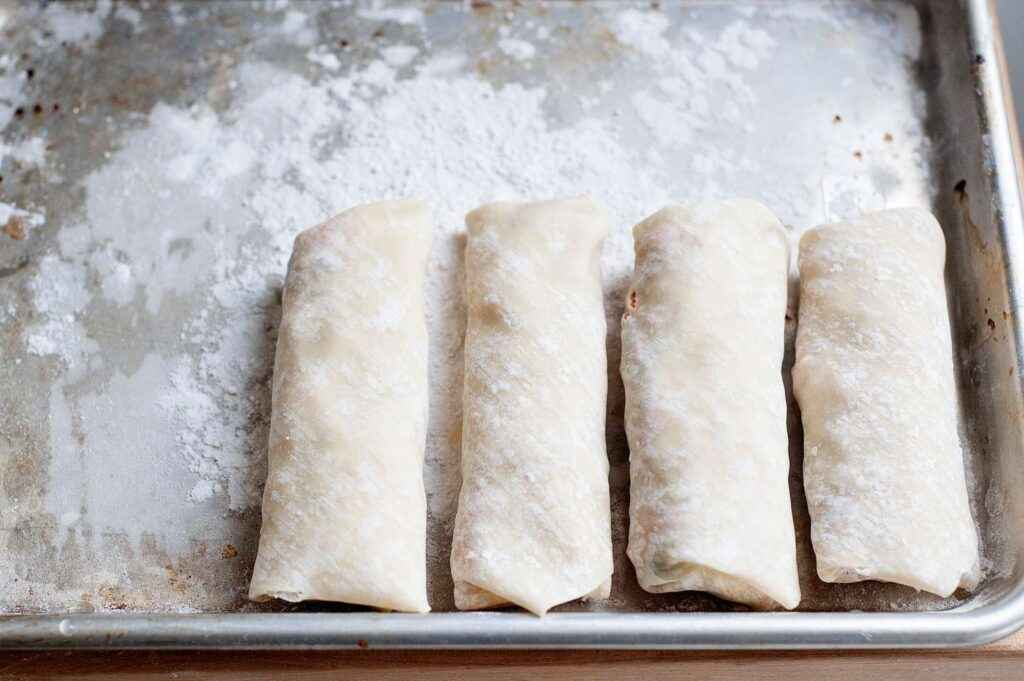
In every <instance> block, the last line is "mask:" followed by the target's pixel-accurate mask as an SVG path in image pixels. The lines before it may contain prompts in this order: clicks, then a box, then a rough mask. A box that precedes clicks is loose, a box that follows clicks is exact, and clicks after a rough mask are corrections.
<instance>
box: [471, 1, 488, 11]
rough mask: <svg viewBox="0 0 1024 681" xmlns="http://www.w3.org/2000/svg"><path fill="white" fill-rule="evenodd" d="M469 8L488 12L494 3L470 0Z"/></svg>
mask: <svg viewBox="0 0 1024 681" xmlns="http://www.w3.org/2000/svg"><path fill="white" fill-rule="evenodd" d="M469 6H470V9H473V10H475V11H477V12H490V11H491V10H492V9H494V3H493V2H488V0H471V2H470V3H469Z"/></svg>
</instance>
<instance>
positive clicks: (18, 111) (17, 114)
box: [14, 106, 25, 118]
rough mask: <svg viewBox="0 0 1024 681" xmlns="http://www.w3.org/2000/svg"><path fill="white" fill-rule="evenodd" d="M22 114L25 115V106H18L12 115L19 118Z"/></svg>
mask: <svg viewBox="0 0 1024 681" xmlns="http://www.w3.org/2000/svg"><path fill="white" fill-rule="evenodd" d="M24 115H25V107H23V106H19V107H18V108H17V109H15V110H14V116H15V117H16V118H21V117H22V116H24Z"/></svg>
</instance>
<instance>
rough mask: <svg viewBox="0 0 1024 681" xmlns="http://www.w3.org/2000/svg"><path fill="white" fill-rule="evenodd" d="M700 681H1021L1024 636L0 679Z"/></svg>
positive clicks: (19, 658) (508, 654) (148, 655)
mask: <svg viewBox="0 0 1024 681" xmlns="http://www.w3.org/2000/svg"><path fill="white" fill-rule="evenodd" d="M689 677H692V678H699V679H702V680H704V681H716V680H719V679H723V680H724V679H728V680H730V681H734V680H741V679H757V680H758V681H774V680H776V679H778V680H779V681H801V680H804V679H808V680H810V679H813V680H815V681H817V680H819V679H824V680H827V681H831V680H832V679H834V680H835V681H842V680H844V679H885V680H886V681H889V680H890V679H895V678H899V679H901V681H902V680H903V679H918V678H920V679H929V681H938V680H940V679H957V680H958V681H960V680H962V679H970V680H971V681H983V680H985V679H1012V678H1024V631H1022V632H1018V633H1016V634H1014V635H1013V636H1010V637H1009V638H1007V639H1005V640H1003V641H1000V642H999V643H995V644H993V645H989V646H985V647H982V648H972V649H967V650H952V651H950V650H942V651H938V650H933V651H927V650H925V651H877V652H875V651H872V652H864V651H845V652H774V651H765V652H750V653H747V652H653V651H641V652H625V651H593V650H591V651H586V650H583V651H529V650H524V651H499V650H495V651H460V652H448V651H408V650H406V651H401V650H394V651H385V650H381V651H374V650H356V651H344V652H326V651H325V652H307V651H286V652H249V651H231V652H203V651H199V652H186V651H158V652H149V651H119V652H112V651H98V652H80V653H76V652H9V653H0V679H26V680H27V679H44V678H45V679H88V680H90V681H100V680H104V679H128V680H130V681H139V680H142V679H177V680H180V681H192V680H195V679H227V680H237V681H263V680H264V679H267V680H269V679H274V680H275V681H276V680H282V681H287V680H292V679H294V680H301V681H326V680H327V679H342V678H351V679H359V680H360V681H362V680H363V679H366V680H368V681H372V680H375V679H402V678H415V679H417V680H423V681H433V680H437V681H460V680H462V679H472V680H473V681H478V680H479V681H489V680H491V679H502V680H510V681H511V680H515V679H530V680H531V681H533V680H536V681H544V680H545V679H551V680H554V679H558V680H559V681H562V680H564V679H570V678H585V679H588V680H593V681H604V680H605V679H607V680H609V681H639V680H643V681H661V680H662V679H682V678H689Z"/></svg>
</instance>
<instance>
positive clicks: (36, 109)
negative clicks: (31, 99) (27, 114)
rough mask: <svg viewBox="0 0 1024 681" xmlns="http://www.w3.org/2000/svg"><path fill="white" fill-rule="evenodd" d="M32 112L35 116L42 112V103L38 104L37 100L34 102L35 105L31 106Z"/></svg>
mask: <svg viewBox="0 0 1024 681" xmlns="http://www.w3.org/2000/svg"><path fill="white" fill-rule="evenodd" d="M32 113H34V114H35V115H36V116H38V115H40V114H42V113H43V105H42V104H40V103H39V102H36V105H35V106H33V107H32Z"/></svg>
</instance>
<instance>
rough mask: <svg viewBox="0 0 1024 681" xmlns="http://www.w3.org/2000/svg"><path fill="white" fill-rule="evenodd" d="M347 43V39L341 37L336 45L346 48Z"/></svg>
mask: <svg viewBox="0 0 1024 681" xmlns="http://www.w3.org/2000/svg"><path fill="white" fill-rule="evenodd" d="M348 44H349V43H348V41H347V40H345V39H344V38H342V39H341V40H339V41H338V47H340V48H341V49H345V48H347V47H348Z"/></svg>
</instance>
